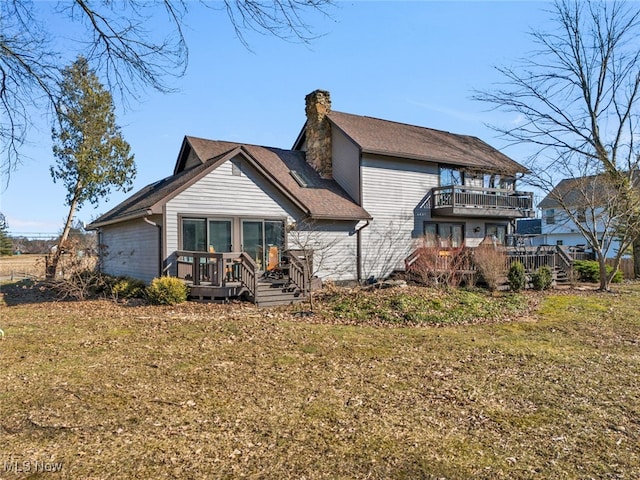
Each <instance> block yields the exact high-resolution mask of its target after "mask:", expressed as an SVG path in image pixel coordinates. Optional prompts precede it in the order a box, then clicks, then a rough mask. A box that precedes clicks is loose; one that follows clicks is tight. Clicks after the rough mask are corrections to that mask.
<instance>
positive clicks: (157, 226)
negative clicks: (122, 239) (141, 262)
mask: <svg viewBox="0 0 640 480" xmlns="http://www.w3.org/2000/svg"><path fill="white" fill-rule="evenodd" d="M142 220H144V221H145V222H146V223H148V224H149V225H151V226H152V227H156V228H157V229H158V277H161V276H162V274H163V273H164V272H163V268H162V263H163V262H162V225H158V224H157V223H155V222H152V221H151V220H149V218H147V217H142Z"/></svg>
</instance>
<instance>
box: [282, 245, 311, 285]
mask: <svg viewBox="0 0 640 480" xmlns="http://www.w3.org/2000/svg"><path fill="white" fill-rule="evenodd" d="M287 258H288V260H289V282H290V283H291V284H292V285H294V286H295V287H296V288H298V289H299V290H300V292H301V293H302V295H305V296H306V295H307V294H308V293H309V289H310V285H307V283H308V282H307V266H306V265H305V261H304V260H301V259H300V258H298V257H297V256H296V255H294V254H292V253H289V254H288V255H287Z"/></svg>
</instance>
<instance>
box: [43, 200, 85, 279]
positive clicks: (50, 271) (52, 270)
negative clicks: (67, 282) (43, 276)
mask: <svg viewBox="0 0 640 480" xmlns="http://www.w3.org/2000/svg"><path fill="white" fill-rule="evenodd" d="M77 206H78V200H77V198H76V197H74V198H73V200H72V201H71V205H69V214H68V215H67V221H66V222H65V224H64V229H63V230H62V235H61V236H60V241H59V242H58V248H56V251H55V252H54V254H53V257H52V258H51V263H50V264H49V265H48V266H47V277H48V278H56V273H57V271H58V264H59V263H60V257H62V252H63V251H64V246H65V244H66V243H67V239H68V238H69V232H70V231H71V225H72V223H73V216H74V215H75V213H76V207H77Z"/></svg>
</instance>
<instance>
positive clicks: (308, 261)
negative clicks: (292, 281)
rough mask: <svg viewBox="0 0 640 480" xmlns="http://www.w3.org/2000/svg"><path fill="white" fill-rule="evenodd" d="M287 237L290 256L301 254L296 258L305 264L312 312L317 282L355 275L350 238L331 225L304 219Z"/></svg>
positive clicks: (306, 282)
mask: <svg viewBox="0 0 640 480" xmlns="http://www.w3.org/2000/svg"><path fill="white" fill-rule="evenodd" d="M287 238H288V241H289V250H290V252H291V253H290V254H293V255H295V254H296V253H298V254H299V255H297V256H296V258H297V259H298V261H299V262H301V263H302V264H303V265H304V275H305V279H304V280H305V284H306V285H307V288H309V309H310V310H311V311H313V308H314V303H313V291H312V282H313V281H314V279H316V278H318V279H320V280H323V279H325V278H329V277H334V278H335V277H339V276H341V275H343V274H345V273H354V272H353V264H352V262H351V261H350V260H351V255H350V254H349V252H350V249H349V248H348V246H347V245H345V243H346V242H345V240H346V238H349V237H346V236H345V235H344V231H343V230H340V229H334V228H332V225H331V224H330V223H328V222H319V221H316V220H313V219H303V220H300V221H298V222H297V223H296V226H295V228H293V229H292V230H291V231H290V232H289V234H288V237H287ZM293 260H294V261H295V259H293ZM305 293H306V292H305Z"/></svg>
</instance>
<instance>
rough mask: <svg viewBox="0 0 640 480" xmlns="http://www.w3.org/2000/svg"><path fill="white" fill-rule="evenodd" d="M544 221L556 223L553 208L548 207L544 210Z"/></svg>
mask: <svg viewBox="0 0 640 480" xmlns="http://www.w3.org/2000/svg"><path fill="white" fill-rule="evenodd" d="M544 223H546V224H547V225H553V224H554V223H556V211H555V209H553V208H548V209H546V210H545V211H544Z"/></svg>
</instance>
